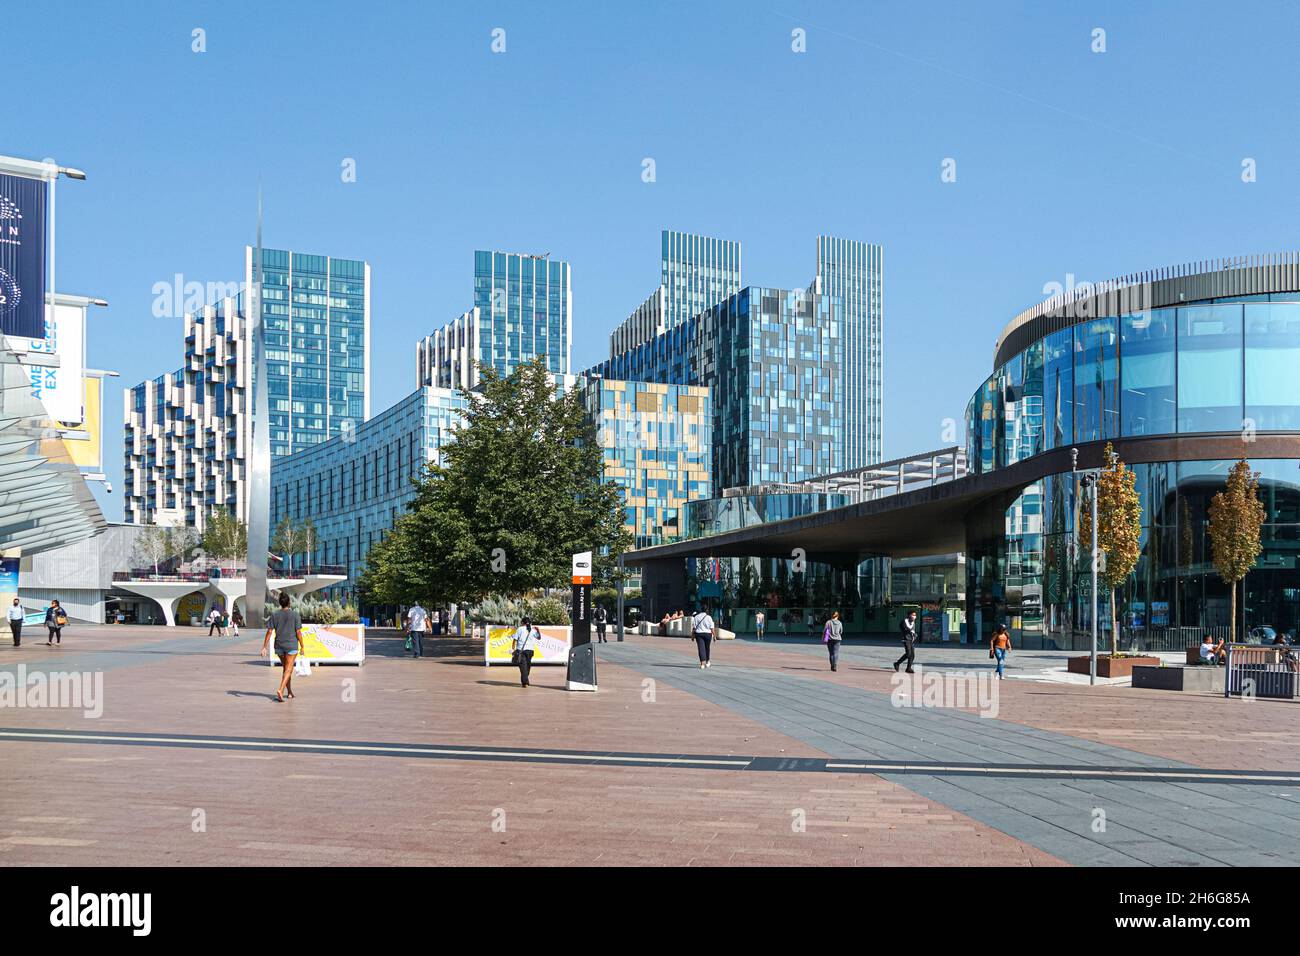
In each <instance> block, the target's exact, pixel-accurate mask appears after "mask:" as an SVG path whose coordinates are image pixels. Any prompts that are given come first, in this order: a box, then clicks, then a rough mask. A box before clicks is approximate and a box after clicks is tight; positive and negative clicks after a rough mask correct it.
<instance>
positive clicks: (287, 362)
mask: <svg viewBox="0 0 1300 956" xmlns="http://www.w3.org/2000/svg"><path fill="white" fill-rule="evenodd" d="M255 254H256V253H255V250H253V249H251V248H250V249H248V250H247V255H246V258H247V271H248V277H247V278H248V281H249V282H250V283H251V282H252V280H253V268H252V257H253V256H254V255H255ZM262 320H263V323H264V329H265V334H266V357H267V398H268V407H269V411H270V418H271V423H270V424H271V454H272V455H273V456H284V455H290V454H294V453H295V452H298V451H301V450H303V449H304V448H310V447H311V446H312V445H317V444H320V443H321V442H324V441H328V440H329V439H331V438H333V437H335V436H337V435H340V434H343V433H344V432H346V431H347V430H349V429H351V428H355V427H357V426H358V425H359V424H360V423H361V422H363V421H365V420H366V418H367V417H368V416H369V414H370V389H369V373H368V370H369V364H368V363H369V358H368V355H367V349H368V347H369V329H370V267H369V266H368V265H367V264H366V263H364V262H360V261H357V260H354V259H336V258H333V257H331V256H318V255H306V254H303V253H300V252H290V251H286V250H280V249H263V250H262ZM291 370H292V371H291Z"/></svg>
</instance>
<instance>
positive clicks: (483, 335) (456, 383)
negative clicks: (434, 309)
mask: <svg viewBox="0 0 1300 956" xmlns="http://www.w3.org/2000/svg"><path fill="white" fill-rule="evenodd" d="M572 338H573V289H572V274H571V270H570V268H569V264H568V263H567V262H562V261H561V260H559V259H552V258H550V256H549V255H540V256H538V255H522V254H519V253H513V252H485V251H482V250H480V251H478V252H475V253H474V305H473V307H472V308H471V309H470V310H469V311H468V312H465V313H463V314H462V315H460V316H459V317H457V318H456V319H455V320H453V321H452V322H450V323H448V324H447V325H445V326H443V327H442V328H440V329H438V330H437V331H436V332H434V333H432V334H431V335H428V336H425V338H423V339H421V340H420V341H419V342H418V343H416V346H415V367H416V372H415V374H416V384H417V385H419V386H426V385H431V386H434V387H437V388H472V387H473V386H475V385H477V384H478V376H479V368H480V367H484V368H493V369H495V370H496V371H497V373H498V374H500V375H503V376H505V375H509V374H510V373H511V372H512V371H514V369H515V367H516V366H517V365H520V364H522V363H524V362H529V361H531V360H532V359H534V358H536V357H537V356H544V357H545V359H546V370H547V371H548V372H550V373H551V374H552V375H555V376H557V377H561V378H562V377H563V376H566V375H569V374H570V366H569V363H570V358H571V355H572V352H573V342H572Z"/></svg>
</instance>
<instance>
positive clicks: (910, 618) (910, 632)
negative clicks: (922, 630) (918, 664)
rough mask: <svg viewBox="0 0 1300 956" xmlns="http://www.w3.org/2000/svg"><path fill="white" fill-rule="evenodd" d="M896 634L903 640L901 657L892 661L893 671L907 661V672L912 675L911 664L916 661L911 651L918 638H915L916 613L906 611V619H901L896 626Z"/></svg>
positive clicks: (914, 654) (913, 652) (914, 653)
mask: <svg viewBox="0 0 1300 956" xmlns="http://www.w3.org/2000/svg"><path fill="white" fill-rule="evenodd" d="M898 632H899V634H900V635H901V636H902V638H903V656H902V657H900V658H899V659H898V660H896V661H894V670H898V665H899V664H901V663H903V661H907V672H908V673H909V674H911V673H912V662H913V661H914V660H915V659H916V652H915V651H914V650H913V649H912V645H914V644H915V643H916V642H917V640H918V638H917V636H916V612H915V611H908V612H907V617H905V618H903V621H902V623H901V624H899V625H898Z"/></svg>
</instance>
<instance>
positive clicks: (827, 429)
mask: <svg viewBox="0 0 1300 956" xmlns="http://www.w3.org/2000/svg"><path fill="white" fill-rule="evenodd" d="M843 347H844V338H843V326H842V322H841V319H840V306H839V304H838V302H837V301H835V300H833V299H832V298H831V297H830V296H827V295H819V294H816V293H813V292H797V291H795V292H790V291H785V290H782V289H765V288H760V287H757V286H751V287H748V288H745V289H742V290H741V291H740V292H738V293H736V294H735V295H732V296H730V297H728V298H727V299H726V300H724V301H723V302H720V303H718V304H717V305H715V306H714V307H712V308H710V309H707V310H706V311H704V312H702V313H700V314H699V315H696V316H693V317H691V318H690V319H688V320H686V321H685V322H683V323H681V324H680V325H677V326H675V327H674V328H671V329H668V330H666V331H665V332H662V333H661V334H659V335H657V336H655V337H654V338H653V339H651V340H649V341H647V342H644V343H642V344H641V345H638V346H635V347H633V348H631V349H629V350H627V351H625V352H623V353H621V354H619V355H617V356H615V357H614V358H612V359H610V360H608V361H607V362H604V363H603V364H602V365H600V366H598V368H597V369H596V371H598V372H599V373H600V374H601V375H602V377H604V378H611V379H623V380H628V381H643V382H662V383H665V384H672V385H702V386H706V387H708V388H709V389H710V395H711V397H712V401H713V464H712V479H713V494H714V495H716V494H719V493H720V492H721V490H722V489H723V488H729V487H734V486H739V485H754V484H763V483H768V482H788V481H801V480H804V479H808V478H812V477H814V476H817V475H825V474H829V473H832V472H836V471H840V470H842V469H843V467H844V465H843V462H844V447H845V436H844V431H845V417H844V406H843V390H844V383H843V375H844V372H843V361H844V359H843V355H844V352H843Z"/></svg>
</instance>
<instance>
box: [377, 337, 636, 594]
mask: <svg viewBox="0 0 1300 956" xmlns="http://www.w3.org/2000/svg"><path fill="white" fill-rule="evenodd" d="M556 392H557V388H556V386H555V384H554V383H553V382H552V381H551V380H550V378H549V376H548V375H547V372H546V368H545V366H544V364H543V363H542V362H541V361H540V360H536V361H533V362H530V363H527V364H525V365H521V366H519V367H518V368H516V369H515V371H514V373H513V374H511V375H510V376H508V377H502V376H500V375H499V374H498V373H497V372H496V371H495V370H494V369H491V368H482V369H481V370H480V385H479V388H478V389H477V390H476V391H472V392H464V393H462V394H463V395H464V397H465V401H466V405H467V408H466V412H465V422H464V424H463V425H462V427H460V428H458V429H457V430H456V432H455V435H454V437H453V438H452V440H451V441H450V442H449V443H448V444H447V445H445V446H444V447H443V449H442V456H443V461H442V464H441V465H430V466H427V467H426V470H425V473H424V475H423V476H421V477H420V478H418V479H417V480H416V494H415V498H414V500H413V501H412V502H411V505H410V508H409V511H408V513H407V514H406V515H403V516H402V517H400V518H399V519H398V520H397V522H396V523H395V524H394V526H393V528H392V529H391V531H390V532H389V533H388V534H387V535H386V536H385V537H384V539H383V541H381V542H380V543H379V544H378V545H376V546H374V547H372V548H371V550H370V553H369V555H368V557H367V567H366V572H365V574H364V575H363V579H362V587H363V593H365V594H366V595H367V597H368V598H369V599H370V600H373V601H377V602H382V603H404V602H406V601H408V600H411V599H412V598H418V599H420V600H421V601H431V602H438V601H442V600H447V599H457V600H461V601H467V602H471V603H472V602H477V601H480V600H482V599H483V598H485V597H487V596H488V595H490V594H506V595H522V594H524V593H526V592H528V591H531V590H534V589H537V588H548V587H561V586H563V585H566V584H568V583H569V580H570V572H571V568H570V557H571V555H573V554H575V553H577V552H581V551H592V552H594V564H595V567H594V569H593V579H594V580H593V583H595V584H598V585H609V584H612V583H613V582H614V581H615V579H616V575H617V568H616V560H617V556H618V555H619V554H620V553H622V552H623V551H625V550H626V549H627V548H628V547H629V546H630V544H631V535H630V533H629V532H628V531H627V529H626V527H625V525H624V521H625V518H626V516H625V511H624V507H623V501H622V496H621V494H620V492H619V489H618V486H617V485H615V484H614V483H613V482H606V481H602V480H601V470H602V464H603V454H602V450H601V448H600V446H599V445H598V444H597V442H596V435H595V429H594V426H593V425H592V424H591V422H590V421H589V420H588V418H587V416H586V413H585V411H584V408H583V396H582V393H581V392H580V391H577V390H570V391H568V392H566V393H564V394H560V395H557V394H556Z"/></svg>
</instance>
